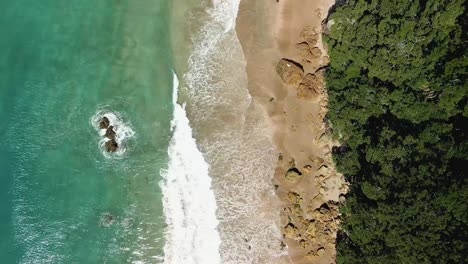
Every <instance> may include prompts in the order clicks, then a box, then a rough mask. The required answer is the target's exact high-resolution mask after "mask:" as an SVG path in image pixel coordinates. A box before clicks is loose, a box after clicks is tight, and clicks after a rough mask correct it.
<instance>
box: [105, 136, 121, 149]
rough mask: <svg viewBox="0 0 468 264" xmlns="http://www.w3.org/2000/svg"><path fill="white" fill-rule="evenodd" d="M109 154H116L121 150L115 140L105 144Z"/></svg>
mask: <svg viewBox="0 0 468 264" xmlns="http://www.w3.org/2000/svg"><path fill="white" fill-rule="evenodd" d="M105 147H106V150H107V152H116V151H117V149H118V148H119V144H117V142H116V141H115V139H111V140H109V141H107V142H106V144H105Z"/></svg>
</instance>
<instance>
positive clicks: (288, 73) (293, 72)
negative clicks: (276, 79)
mask: <svg viewBox="0 0 468 264" xmlns="http://www.w3.org/2000/svg"><path fill="white" fill-rule="evenodd" d="M276 72H277V73H278V75H279V76H280V77H281V79H282V80H283V82H284V83H286V84H288V85H298V84H299V83H300V82H301V80H302V78H303V76H304V69H303V68H302V65H301V64H299V63H297V62H295V61H293V60H288V59H281V60H280V61H279V62H278V64H277V65H276Z"/></svg>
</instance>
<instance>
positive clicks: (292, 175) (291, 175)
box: [284, 168, 302, 181]
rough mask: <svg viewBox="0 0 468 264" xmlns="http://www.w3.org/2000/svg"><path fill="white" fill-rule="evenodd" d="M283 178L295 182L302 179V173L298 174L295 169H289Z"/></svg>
mask: <svg viewBox="0 0 468 264" xmlns="http://www.w3.org/2000/svg"><path fill="white" fill-rule="evenodd" d="M284 177H285V178H286V180H288V181H296V180H298V179H299V178H301V177H302V172H300V171H299V170H298V169H297V168H291V169H289V170H288V171H287V172H286V175H285V176H284Z"/></svg>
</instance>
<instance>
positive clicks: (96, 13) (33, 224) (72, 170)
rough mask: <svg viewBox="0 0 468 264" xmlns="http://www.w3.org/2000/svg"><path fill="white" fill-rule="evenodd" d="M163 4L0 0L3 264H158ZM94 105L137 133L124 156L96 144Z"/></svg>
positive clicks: (166, 95)
mask: <svg viewBox="0 0 468 264" xmlns="http://www.w3.org/2000/svg"><path fill="white" fill-rule="evenodd" d="M168 2H169V1H163V0H160V1H158V0H140V1H131V0H121V1H114V0H112V1H111V0H104V1H92V0H79V1H78V0H70V1H65V2H64V1H54V0H43V1H26V0H8V1H2V2H1V3H0V10H2V16H0V29H1V32H2V33H3V36H2V38H1V39H0V69H1V70H0V121H1V124H2V125H1V126H0V138H1V140H0V170H1V171H0V172H1V177H0V203H1V205H0V237H1V240H0V259H1V260H2V263H139V261H141V263H148V262H156V259H158V258H161V256H162V254H163V246H164V234H163V230H164V228H165V220H164V217H163V215H162V212H163V209H162V201H161V197H162V194H161V188H160V187H159V182H160V181H161V176H160V170H161V169H163V168H165V167H166V166H167V163H168V156H167V148H168V145H169V140H170V137H171V131H170V120H171V119H172V113H173V105H172V77H173V76H172V70H171V69H172V62H171V56H172V55H171V49H170V43H169V35H170V34H169V29H168V20H169V19H168V14H169V13H170V12H168V10H169V8H170V6H169V4H168ZM102 108H105V109H106V110H109V111H116V112H118V113H120V115H121V117H122V119H123V120H124V121H125V122H127V123H128V124H129V126H131V128H132V130H133V131H135V135H134V136H133V137H132V138H130V139H129V140H128V144H127V151H126V152H125V153H124V154H122V156H119V157H111V158H109V157H106V156H105V155H103V153H102V151H101V149H100V147H99V140H100V137H99V134H98V133H96V130H95V129H94V128H93V126H92V124H91V119H92V117H93V116H94V115H95V114H96V113H97V111H98V110H99V109H102Z"/></svg>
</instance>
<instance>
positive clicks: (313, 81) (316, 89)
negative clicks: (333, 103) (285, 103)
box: [297, 73, 323, 100]
mask: <svg viewBox="0 0 468 264" xmlns="http://www.w3.org/2000/svg"><path fill="white" fill-rule="evenodd" d="M322 89H323V84H322V82H321V81H320V80H319V78H317V76H315V75H314V74H311V73H308V74H307V75H306V76H305V77H304V79H302V82H301V84H299V86H298V87H297V97H298V98H299V99H304V100H315V99H317V98H318V96H319V94H320V93H321V91H322Z"/></svg>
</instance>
